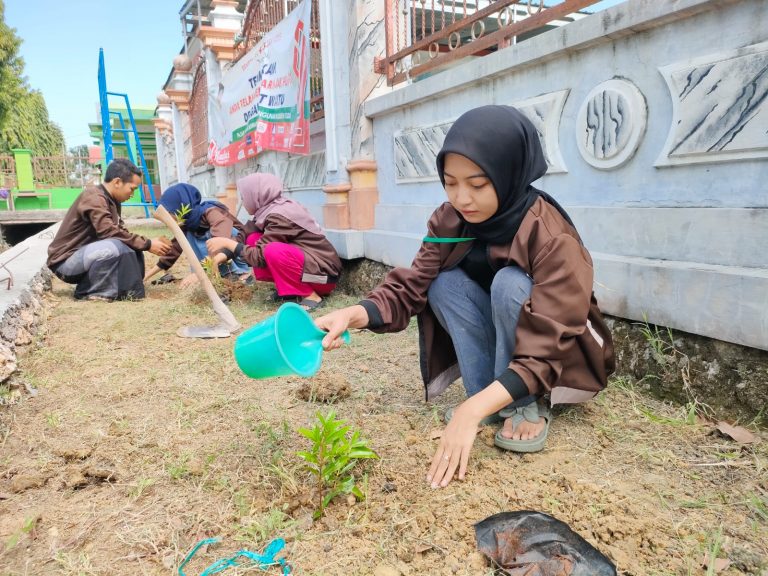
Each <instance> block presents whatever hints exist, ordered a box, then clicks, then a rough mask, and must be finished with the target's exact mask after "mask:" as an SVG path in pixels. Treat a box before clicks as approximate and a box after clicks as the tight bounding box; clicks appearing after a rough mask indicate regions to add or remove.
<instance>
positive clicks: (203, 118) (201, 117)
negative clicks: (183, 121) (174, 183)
mask: <svg viewBox="0 0 768 576" xmlns="http://www.w3.org/2000/svg"><path fill="white" fill-rule="evenodd" d="M189 121H190V136H191V138H192V143H191V144H192V165H193V166H203V165H204V164H206V162H207V161H208V79H207V77H206V73H205V58H200V60H199V62H198V65H197V69H196V70H195V75H194V80H193V81H192V95H191V96H190V99H189Z"/></svg>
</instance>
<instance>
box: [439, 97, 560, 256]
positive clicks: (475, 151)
mask: <svg viewBox="0 0 768 576" xmlns="http://www.w3.org/2000/svg"><path fill="white" fill-rule="evenodd" d="M450 152H453V153H454V154H460V155H462V156H464V157H465V158H468V159H470V160H472V162H474V163H475V164H477V165H478V166H479V167H480V168H481V169H482V170H483V172H485V174H486V175H487V176H488V178H489V179H490V180H491V183H492V184H493V187H494V188H495V189H496V196H497V198H498V199H499V207H498V209H497V210H496V213H495V214H494V215H493V216H491V217H490V218H488V220H486V221H485V222H480V223H478V224H472V223H469V222H467V228H468V229H469V233H470V234H471V235H472V236H474V237H475V238H477V239H479V240H482V241H485V242H488V243H490V244H506V243H507V242H509V241H511V240H512V238H514V237H515V234H517V230H518V229H519V228H520V224H521V222H522V221H523V218H525V215H526V214H527V213H528V209H529V208H530V207H531V206H532V205H533V203H534V202H535V201H536V199H537V198H538V197H539V196H541V197H542V198H544V200H546V201H547V202H549V203H550V204H552V205H553V206H554V207H555V208H557V210H558V211H559V212H560V214H562V215H563V218H565V220H566V221H567V222H568V223H569V224H570V225H571V226H573V222H572V221H571V219H570V217H569V216H568V214H567V213H566V212H565V210H563V208H562V207H561V206H560V205H559V204H558V203H557V202H556V201H555V200H554V199H553V198H552V197H551V196H550V195H549V194H547V193H545V192H542V191H540V190H537V189H536V188H534V187H533V186H531V182H534V181H535V180H538V179H539V178H541V177H542V176H543V175H544V174H545V173H546V171H547V161H546V160H545V159H544V152H543V151H542V149H541V142H540V141H539V135H538V133H537V132H536V128H534V126H533V124H532V123H531V121H530V120H528V118H526V117H525V116H524V115H523V114H521V113H520V112H519V111H518V110H517V109H515V108H513V107H512V106H496V105H491V106H481V107H480V108H475V109H473V110H470V111H468V112H465V113H464V114H462V115H461V116H459V118H458V119H457V120H456V122H454V123H453V126H451V128H450V130H448V134H446V136H445V141H444V142H443V147H442V148H441V149H440V152H439V153H438V155H437V173H438V174H439V176H440V182H442V183H443V186H445V176H444V174H443V167H444V164H445V155H446V154H448V153H450ZM459 218H461V219H462V220H464V218H463V216H462V215H461V214H460V213H459ZM464 221H465V222H466V220H464Z"/></svg>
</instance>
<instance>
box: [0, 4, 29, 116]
mask: <svg viewBox="0 0 768 576" xmlns="http://www.w3.org/2000/svg"><path fill="white" fill-rule="evenodd" d="M19 46H21V38H19V37H18V36H16V30H15V29H14V28H10V27H9V26H8V25H7V24H6V23H5V4H4V3H3V0H0V130H2V128H3V124H4V123H5V119H6V118H7V117H8V114H9V113H10V110H11V108H12V107H13V104H14V102H16V101H17V100H18V99H19V98H20V97H21V96H22V95H23V94H24V80H23V78H22V74H23V73H24V60H22V59H21V57H20V56H19Z"/></svg>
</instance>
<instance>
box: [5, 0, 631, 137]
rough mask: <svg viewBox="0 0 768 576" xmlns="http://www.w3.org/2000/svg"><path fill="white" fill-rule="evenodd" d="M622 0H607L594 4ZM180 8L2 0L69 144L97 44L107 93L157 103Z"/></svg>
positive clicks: (94, 0) (94, 86)
mask: <svg viewBox="0 0 768 576" xmlns="http://www.w3.org/2000/svg"><path fill="white" fill-rule="evenodd" d="M621 1H623V0H604V1H602V2H599V3H598V4H596V5H594V6H592V7H591V9H593V10H596V9H601V8H605V7H608V6H612V5H614V4H617V3H619V2H621ZM182 5H183V1H182V0H5V20H6V23H7V24H8V25H9V26H11V27H12V28H15V29H16V35H17V36H19V37H20V38H21V39H22V40H23V43H22V45H21V49H20V53H21V56H22V57H23V58H24V63H25V66H24V71H25V75H26V77H27V82H28V84H29V85H30V87H31V88H34V89H37V90H40V91H41V92H42V93H43V96H44V97H45V102H46V104H47V105H48V113H49V115H50V117H51V120H53V121H54V122H55V123H56V124H58V125H59V126H60V127H61V129H62V130H63V131H64V137H65V139H66V141H67V147H68V148H71V147H73V146H77V145H79V144H91V143H92V141H91V139H90V138H89V136H88V123H89V122H95V121H96V119H97V109H98V103H99V87H98V80H97V73H98V62H99V48H104V60H105V67H106V72H107V87H108V89H109V90H110V91H112V92H124V93H126V94H128V98H129V100H130V102H131V107H133V108H140V107H151V108H154V107H155V106H156V105H157V99H156V98H157V94H158V92H160V90H161V89H162V87H163V84H164V83H165V81H166V79H167V77H168V73H169V72H170V71H171V68H172V63H173V58H174V56H176V55H177V54H178V53H179V51H180V50H181V48H182V46H183V45H184V38H183V35H182V29H181V23H180V21H179V10H180V9H181V7H182ZM110 102H111V103H112V105H113V106H117V105H119V104H121V101H120V100H119V99H112V100H110Z"/></svg>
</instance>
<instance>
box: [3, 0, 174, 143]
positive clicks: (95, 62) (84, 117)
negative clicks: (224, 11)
mask: <svg viewBox="0 0 768 576" xmlns="http://www.w3.org/2000/svg"><path fill="white" fill-rule="evenodd" d="M182 5H183V2H182V1H181V0H130V1H126V0H65V1H61V0H5V21H6V23H7V24H8V25H9V26H11V27H12V28H15V29H16V35H17V36H19V37H20V38H21V39H22V40H23V43H22V45H21V49H20V54H21V56H22V57H23V58H24V73H25V76H26V77H27V83H28V84H29V86H30V87H31V88H34V89H37V90H40V91H41V92H42V93H43V96H44V97H45V102H46V104H47V106H48V113H49V115H50V117H51V120H53V121H54V122H55V123H56V124H58V125H59V126H60V127H61V129H62V130H63V131H64V137H65V138H66V141H67V147H68V148H71V147H73V146H76V145H78V144H92V141H91V139H90V138H89V136H88V123H89V122H95V121H96V119H97V109H98V102H99V86H98V79H97V74H98V66H99V48H104V60H105V67H106V72H107V87H108V89H109V90H110V91H112V92H124V93H127V94H128V98H129V100H130V103H131V107H133V108H140V107H151V108H154V107H155V106H156V105H157V94H158V93H159V92H160V90H162V87H163V84H164V83H165V81H166V79H167V77H168V73H169V72H170V71H171V68H172V66H173V58H174V56H176V54H178V53H179V51H180V50H181V48H182V46H183V45H184V39H183V36H182V29H181V23H180V21H179V10H180V9H181V7H182ZM110 102H111V103H112V105H113V106H117V105H119V104H121V103H122V102H121V101H120V99H111V100H110Z"/></svg>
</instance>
